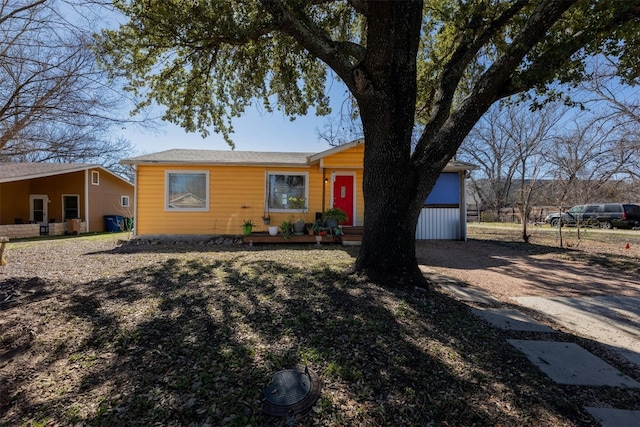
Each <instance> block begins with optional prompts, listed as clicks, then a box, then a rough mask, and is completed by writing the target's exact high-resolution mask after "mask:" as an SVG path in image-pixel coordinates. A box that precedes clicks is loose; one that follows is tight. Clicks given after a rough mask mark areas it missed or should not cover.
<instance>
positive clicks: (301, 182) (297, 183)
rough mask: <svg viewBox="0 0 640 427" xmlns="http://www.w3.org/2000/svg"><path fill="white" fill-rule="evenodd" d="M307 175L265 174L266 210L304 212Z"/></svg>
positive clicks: (307, 193)
mask: <svg viewBox="0 0 640 427" xmlns="http://www.w3.org/2000/svg"><path fill="white" fill-rule="evenodd" d="M308 182H309V174H308V173H288V172H269V173H268V174H267V208H268V210H269V211H270V212H306V211H307V210H308V209H309V205H308V202H307V201H308V198H309V197H308V195H309V192H308V191H309V189H308V185H307V184H308Z"/></svg>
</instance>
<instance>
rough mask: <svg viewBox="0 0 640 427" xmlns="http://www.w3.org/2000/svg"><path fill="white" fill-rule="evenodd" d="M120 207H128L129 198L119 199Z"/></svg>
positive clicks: (122, 197)
mask: <svg viewBox="0 0 640 427" xmlns="http://www.w3.org/2000/svg"><path fill="white" fill-rule="evenodd" d="M120 206H122V207H123V208H128V207H129V196H121V197H120Z"/></svg>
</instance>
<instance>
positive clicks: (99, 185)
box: [0, 163, 135, 237]
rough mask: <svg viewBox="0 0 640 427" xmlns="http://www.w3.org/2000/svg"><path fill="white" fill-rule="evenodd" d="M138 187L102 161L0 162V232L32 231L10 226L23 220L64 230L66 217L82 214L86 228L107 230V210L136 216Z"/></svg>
mask: <svg viewBox="0 0 640 427" xmlns="http://www.w3.org/2000/svg"><path fill="white" fill-rule="evenodd" d="M134 193H135V192H134V186H133V184H132V183H131V182H129V181H127V180H125V179H123V178H121V177H119V176H118V175H115V174H113V173H112V172H109V171H108V170H107V169H105V168H103V167H102V166H98V165H93V164H65V163H0V230H2V231H0V234H2V235H4V236H7V235H9V236H12V235H13V237H27V236H24V235H15V233H13V232H8V229H9V228H10V227H5V226H6V225H8V224H17V223H20V222H22V223H24V225H25V226H26V225H29V224H37V225H38V226H43V227H47V228H45V229H44V231H46V232H47V234H63V233H64V232H65V225H66V220H68V219H77V218H79V219H80V220H81V224H82V228H81V231H83V232H85V231H90V232H96V231H105V220H104V216H105V215H118V216H124V217H127V216H133V215H131V213H132V212H133V197H134ZM2 227H4V229H2ZM23 228H24V230H26V229H27V228H28V227H23ZM38 231H40V229H39V227H38V229H36V233H35V234H36V235H38V234H39V233H38Z"/></svg>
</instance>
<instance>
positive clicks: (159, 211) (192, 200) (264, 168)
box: [121, 140, 475, 240]
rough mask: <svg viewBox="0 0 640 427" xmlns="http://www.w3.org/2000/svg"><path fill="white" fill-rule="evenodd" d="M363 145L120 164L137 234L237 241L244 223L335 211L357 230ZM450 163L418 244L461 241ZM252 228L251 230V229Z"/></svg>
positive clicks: (462, 223)
mask: <svg viewBox="0 0 640 427" xmlns="http://www.w3.org/2000/svg"><path fill="white" fill-rule="evenodd" d="M363 158H364V143H363V142H362V140H359V141H354V142H350V143H348V144H345V145H341V146H338V147H335V148H332V149H330V150H327V151H323V152H321V153H272V152H249V151H244V152H243V151H214V150H181V149H176V150H168V151H163V152H159V153H154V154H148V155H144V156H139V157H133V158H129V159H124V160H122V162H121V163H123V164H128V165H133V166H134V169H135V174H136V180H135V181H136V205H135V210H134V216H135V219H136V230H135V232H136V234H137V235H139V236H154V235H211V234H223V235H224V234H227V235H238V234H240V233H241V226H242V224H243V222H244V221H245V220H252V221H253V223H254V224H256V225H258V227H257V230H258V231H266V230H267V226H266V225H262V221H261V219H262V218H263V217H268V218H270V222H271V225H279V224H280V223H281V222H282V221H285V220H289V219H294V220H297V219H299V218H302V219H304V220H305V222H313V221H314V220H315V218H316V215H318V214H320V213H321V212H323V211H325V210H327V209H329V208H331V207H340V208H342V209H344V210H345V211H346V212H347V215H348V216H349V220H348V221H347V222H346V223H345V224H344V226H345V227H350V226H361V225H363V219H364V218H363V215H364V198H363V196H362V169H363V166H362V165H363ZM474 168H475V167H474V166H472V165H468V164H462V163H455V162H452V163H450V164H449V165H448V166H447V168H446V169H445V171H444V173H443V175H442V176H441V179H440V180H439V181H438V184H437V185H436V188H434V191H433V192H432V194H431V196H430V197H429V199H427V201H426V205H425V211H424V212H423V215H422V216H421V218H420V224H422V227H419V228H420V229H419V230H418V233H417V235H416V237H417V238H418V239H458V240H464V239H466V210H465V203H464V194H465V192H464V180H465V172H466V171H467V170H469V169H474ZM255 230H256V229H254V231H255Z"/></svg>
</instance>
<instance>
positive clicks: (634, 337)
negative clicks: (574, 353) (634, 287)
mask: <svg viewBox="0 0 640 427" xmlns="http://www.w3.org/2000/svg"><path fill="white" fill-rule="evenodd" d="M516 301H517V302H518V303H519V304H521V305H523V306H525V307H528V308H530V309H533V310H537V311H539V312H541V313H544V315H545V316H547V317H549V318H551V319H553V320H554V321H556V322H558V323H559V324H561V325H563V326H564V327H566V328H568V329H571V330H572V331H575V332H576V333H578V334H579V335H582V336H584V337H586V338H590V339H594V340H596V341H598V342H601V343H603V344H606V345H609V346H611V348H614V349H616V350H618V351H619V352H620V353H621V354H622V355H623V356H624V357H625V358H626V359H628V360H629V361H631V362H633V363H635V364H637V365H638V366H640V298H630V297H606V296H598V297H554V298H542V297H519V298H516Z"/></svg>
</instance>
